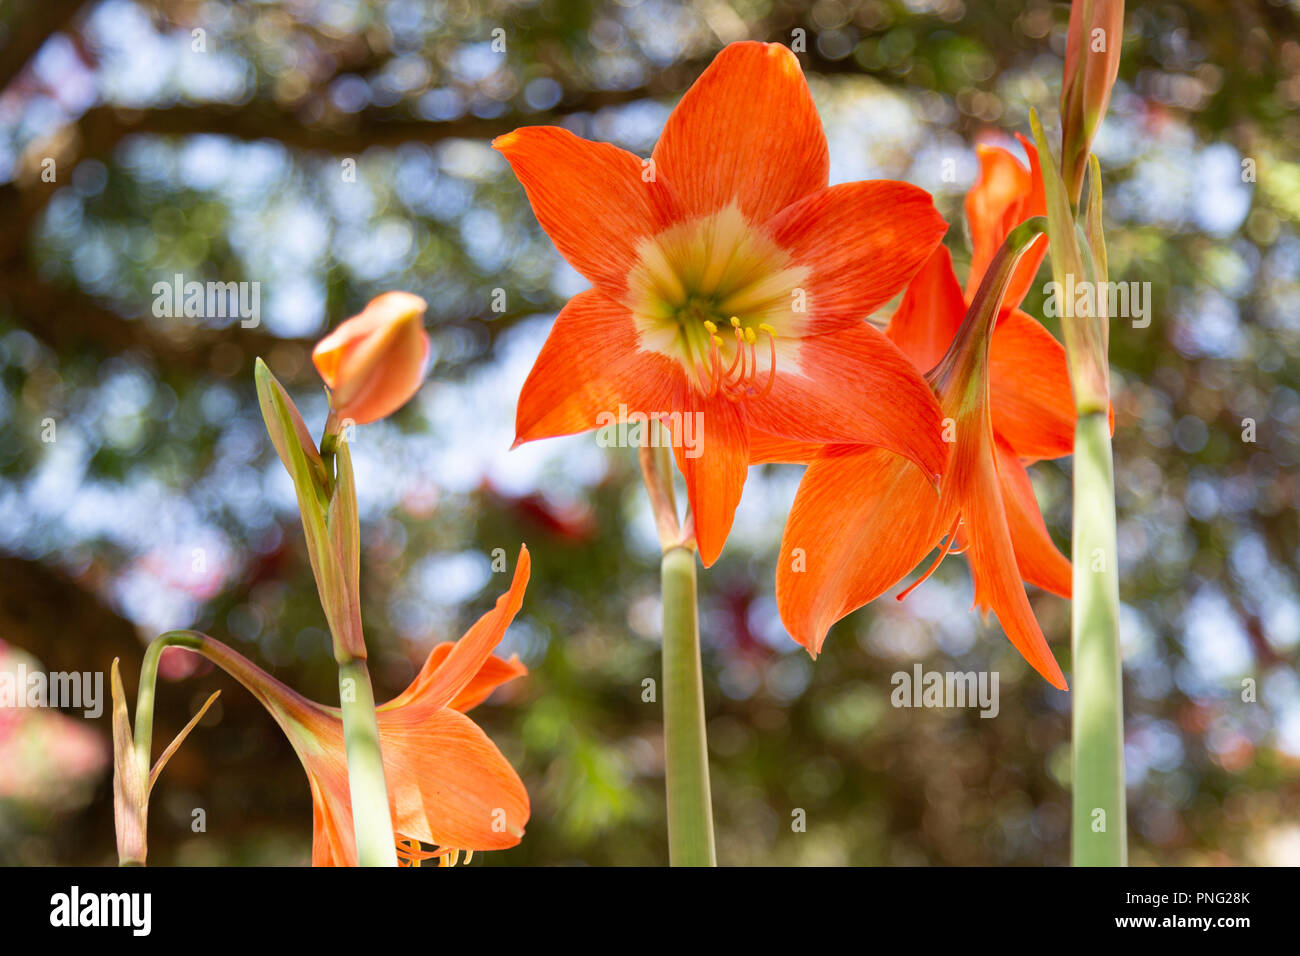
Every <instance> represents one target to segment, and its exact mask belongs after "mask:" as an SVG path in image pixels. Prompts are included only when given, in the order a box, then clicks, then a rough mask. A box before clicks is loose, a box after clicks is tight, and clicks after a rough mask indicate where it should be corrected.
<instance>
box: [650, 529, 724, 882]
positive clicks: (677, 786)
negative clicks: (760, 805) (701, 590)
mask: <svg viewBox="0 0 1300 956" xmlns="http://www.w3.org/2000/svg"><path fill="white" fill-rule="evenodd" d="M661 581H662V589H663V610H664V628H663V631H664V634H663V637H664V687H663V692H664V758H665V764H666V766H665V777H666V782H667V786H668V861H669V863H671V864H672V865H673V866H714V865H716V863H717V860H716V858H715V855H714V850H713V805H712V798H711V797H710V794H709V752H708V744H707V742H706V736H705V727H704V687H703V675H702V669H701V665H700V620H699V612H698V610H697V607H696V588H695V552H694V551H692V550H691V549H689V548H686V547H674V548H669V549H668V550H667V551H665V552H664V556H663V564H662V566H661Z"/></svg>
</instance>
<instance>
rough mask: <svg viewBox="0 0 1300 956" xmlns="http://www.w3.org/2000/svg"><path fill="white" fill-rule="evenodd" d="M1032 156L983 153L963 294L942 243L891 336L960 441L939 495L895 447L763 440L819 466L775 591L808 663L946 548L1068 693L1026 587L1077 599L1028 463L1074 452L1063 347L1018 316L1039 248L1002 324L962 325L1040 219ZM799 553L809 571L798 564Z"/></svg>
mask: <svg viewBox="0 0 1300 956" xmlns="http://www.w3.org/2000/svg"><path fill="white" fill-rule="evenodd" d="M1022 143H1024V140H1023V139H1022ZM1026 148H1027V150H1028V152H1029V157H1030V164H1031V170H1026V169H1025V168H1024V167H1023V166H1021V165H1020V164H1019V163H1018V162H1017V161H1016V160H1015V158H1014V157H1013V156H1012V155H1011V154H1010V153H1008V152H1006V151H1005V150H1002V149H1000V148H997V147H981V148H980V150H979V157H980V164H981V174H980V179H979V181H978V182H977V183H976V185H975V187H974V189H973V190H972V191H971V193H970V194H969V195H968V197H967V201H966V215H967V219H968V221H969V223H970V230H971V237H972V263H971V275H970V277H969V279H968V281H967V292H968V294H966V295H964V294H963V293H962V289H961V286H960V284H959V283H958V281H957V277H956V275H955V274H954V273H953V269H952V261H951V258H950V257H949V255H948V252H947V250H946V249H944V248H943V247H942V246H941V247H939V248H938V249H936V250H935V253H934V255H932V256H931V257H930V260H929V261H928V262H927V263H926V265H925V266H924V267H923V268H922V270H921V271H920V273H918V274H917V276H916V278H915V279H913V281H912V283H911V285H910V286H909V287H908V290H907V293H906V295H905V296H904V298H903V301H902V302H901V303H900V305H899V307H898V310H897V311H896V312H895V313H894V316H893V318H892V319H891V321H890V324H889V327H888V329H887V330H886V334H887V335H889V337H890V338H891V339H892V340H893V341H895V342H896V343H897V344H898V345H899V347H900V348H901V349H902V350H903V351H904V352H905V353H906V354H907V356H908V357H909V358H910V359H911V360H912V361H913V362H914V363H915V364H916V367H917V368H918V369H927V370H929V372H928V375H927V378H928V380H929V381H930V383H931V384H932V385H933V386H934V388H935V391H936V392H937V393H938V395H939V404H940V406H941V407H942V409H943V414H944V416H945V428H947V429H948V430H949V432H950V434H949V439H950V440H951V441H952V442H953V445H952V453H951V456H950V458H949V461H948V466H947V469H946V470H945V472H944V475H943V479H942V481H941V490H940V494H939V495H937V496H936V495H935V493H934V490H933V489H932V488H931V487H930V485H929V483H928V482H926V481H925V479H924V477H923V476H922V475H921V474H920V473H919V472H917V470H916V469H915V468H914V467H913V466H912V465H910V464H909V463H908V462H907V461H905V460H903V459H901V458H899V457H898V456H897V455H894V454H892V453H891V452H889V451H888V450H886V449H881V448H861V447H853V446H840V447H834V448H826V449H821V450H813V449H808V448H799V447H797V446H791V445H789V443H782V442H779V441H775V440H766V439H765V440H764V441H762V442H761V443H760V444H759V445H758V447H757V448H756V456H755V457H756V458H757V459H758V460H769V461H770V460H796V461H798V460H811V461H812V463H811V464H810V466H809V468H808V470H807V472H806V473H805V474H804V477H803V481H802V483H801V484H800V486H799V492H798V494H797V496H796V498H795V503H794V507H793V508H792V510H791V513H790V518H789V521H788V523H787V524H786V529H785V535H784V539H783V541H782V545H781V553H782V555H783V560H782V562H781V564H780V565H779V566H778V570H777V579H776V593H777V604H778V606H779V608H780V612H781V618H782V621H783V622H784V623H785V626H786V628H787V629H788V630H789V631H790V633H791V634H792V635H793V636H794V638H795V640H797V641H798V642H799V643H801V644H803V645H804V646H805V647H807V648H808V650H809V651H810V652H812V653H813V654H816V653H818V652H819V651H820V650H821V646H822V642H823V641H824V640H825V638H826V632H827V631H828V630H829V628H830V626H831V625H832V624H833V623H834V622H835V621H838V620H839V619H840V618H842V617H844V616H845V615H846V614H848V613H850V612H851V611H853V610H856V609H857V608H859V607H861V606H862V605H864V604H866V603H868V602H869V601H871V600H873V599H875V598H876V597H878V596H879V595H880V594H882V593H884V592H885V591H886V590H888V589H889V588H891V587H893V586H894V584H896V583H897V582H898V581H899V580H901V579H902V577H903V576H904V575H906V574H907V572H909V571H910V570H912V568H914V567H915V566H916V565H917V564H918V563H919V562H920V561H921V559H922V558H924V557H925V555H926V554H927V553H929V552H930V551H931V550H932V549H933V548H935V547H936V546H937V545H939V544H940V543H941V542H943V547H942V550H941V553H940V556H939V560H942V558H943V557H944V555H946V554H947V553H949V552H950V551H951V552H954V553H956V552H960V551H965V553H966V556H967V561H968V562H969V564H970V567H971V575H972V577H973V578H974V583H975V603H976V604H977V605H978V606H979V607H981V608H984V609H991V610H992V611H993V612H994V613H995V614H996V615H997V617H998V620H999V622H1000V623H1001V624H1002V627H1003V629H1004V630H1005V631H1006V633H1007V636H1008V637H1009V638H1010V639H1011V642H1012V643H1013V644H1014V645H1015V646H1016V648H1017V649H1018V650H1019V651H1020V653H1021V654H1023V655H1024V657H1025V659H1026V660H1027V661H1029V663H1030V664H1031V665H1033V667H1034V668H1035V669H1036V670H1037V671H1038V672H1039V673H1040V674H1042V675H1043V677H1045V678H1046V679H1047V680H1048V681H1049V682H1051V683H1052V684H1053V685H1054V686H1056V687H1059V688H1061V689H1065V678H1064V676H1063V675H1062V674H1061V669H1060V667H1059V666H1057V663H1056V660H1055V659H1054V658H1053V656H1052V652H1051V650H1050V649H1049V648H1048V646H1047V643H1046V641H1045V640H1044V639H1043V634H1042V630H1041V629H1040V628H1039V626H1038V622H1037V621H1036V620H1035V618H1034V615H1033V611H1032V609H1031V608H1030V606H1029V601H1028V598H1027V597H1026V596H1025V590H1024V586H1023V585H1022V583H1021V581H1022V579H1023V580H1024V581H1028V582H1030V583H1032V584H1035V585H1037V586H1039V587H1042V588H1045V589H1046V590H1049V591H1052V592H1054V593H1056V594H1060V595H1062V596H1065V597H1068V596H1069V595H1070V563H1069V561H1067V560H1066V558H1065V557H1064V556H1063V555H1062V554H1061V553H1060V552H1059V551H1058V550H1057V549H1056V546H1055V545H1054V544H1053V543H1052V540H1051V537H1050V536H1049V535H1048V533H1047V528H1046V526H1045V525H1044V523H1043V518H1042V515H1041V514H1040V512H1039V509H1038V504H1037V502H1036V501H1035V499H1034V493H1033V488H1032V487H1031V485H1030V482H1029V475H1028V473H1027V472H1026V471H1025V467H1024V462H1025V461H1028V460H1033V459H1039V458H1057V457H1061V456H1063V455H1068V454H1069V453H1070V451H1071V449H1072V445H1073V434H1074V417H1075V413H1074V404H1073V401H1072V396H1071V392H1070V380H1069V373H1068V370H1067V368H1066V362H1065V352H1064V349H1063V348H1062V347H1061V345H1060V343H1058V342H1057V341H1056V340H1055V339H1054V338H1053V337H1052V336H1051V335H1050V334H1049V333H1048V332H1047V331H1046V330H1045V329H1044V328H1043V327H1042V326H1041V325H1040V324H1039V323H1038V322H1036V321H1034V320H1033V319H1032V318H1030V317H1029V316H1028V315H1026V314H1025V313H1023V312H1021V311H1019V309H1018V308H1017V306H1018V305H1019V303H1020V300H1021V298H1023V296H1024V294H1025V292H1026V290H1027V288H1028V286H1029V283H1030V282H1032V281H1033V277H1034V272H1035V271H1036V269H1037V267H1038V264H1039V263H1040V262H1041V260H1042V255H1043V252H1044V243H1043V240H1042V239H1039V240H1036V241H1035V243H1034V244H1033V246H1031V248H1030V249H1029V250H1028V251H1027V252H1026V253H1025V255H1024V257H1023V258H1022V259H1021V261H1020V264H1019V266H1018V267H1017V269H1016V271H1015V272H1014V273H1013V274H1012V278H1011V280H1010V282H1009V284H1008V292H1007V294H1006V296H1005V297H1004V298H1003V301H1002V308H1001V310H1000V314H999V315H998V317H997V324H996V326H995V327H993V328H990V326H991V324H992V321H993V317H994V316H993V315H992V314H991V313H990V315H988V316H986V317H983V318H982V319H981V320H974V321H972V320H971V319H966V318H965V317H966V315H967V310H968V306H969V305H970V299H971V298H972V297H973V295H974V292H975V290H976V289H977V288H978V287H979V283H980V281H981V280H982V279H983V277H984V273H985V270H986V269H987V268H988V267H989V265H990V263H991V261H992V260H993V257H994V254H995V252H996V251H997V249H998V247H999V246H1000V245H1001V244H1002V241H1003V240H1004V239H1005V238H1006V235H1007V233H1008V232H1010V230H1011V229H1012V228H1014V227H1015V226H1016V225H1018V224H1019V223H1020V222H1022V221H1023V220H1025V219H1026V218H1029V217H1031V216H1033V215H1038V214H1041V213H1042V212H1043V209H1044V203H1043V186H1042V177H1041V174H1040V172H1039V170H1038V167H1037V159H1036V155H1035V153H1034V151H1033V149H1032V148H1029V147H1028V145H1027V144H1026ZM990 331H991V334H990ZM814 458H815V460H813V459H814ZM796 548H799V549H802V551H801V552H799V553H800V554H801V555H802V561H800V562H791V561H790V560H789V557H790V556H791V555H792V554H794V553H796V552H795V549H796ZM938 563H939V561H938V560H937V561H935V563H934V565H932V566H931V568H930V569H929V571H927V572H926V576H928V575H929V573H930V572H932V571H933V570H934V567H937V566H938ZM921 580H924V577H922V579H921ZM916 583H917V584H919V583H920V582H919V581H918V582H916ZM915 586H916V584H913V585H912V587H915ZM908 590H909V591H910V590H911V589H910V588H909V589H908ZM904 593H906V592H904ZM900 597H901V596H900Z"/></svg>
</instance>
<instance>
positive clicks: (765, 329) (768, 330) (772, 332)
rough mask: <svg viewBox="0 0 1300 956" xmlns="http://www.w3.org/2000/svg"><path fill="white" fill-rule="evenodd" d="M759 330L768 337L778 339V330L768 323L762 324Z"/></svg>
mask: <svg viewBox="0 0 1300 956" xmlns="http://www.w3.org/2000/svg"><path fill="white" fill-rule="evenodd" d="M758 330H759V331H760V332H766V333H767V334H768V335H770V336H772V338H776V329H774V328H772V326H770V325H768V324H767V323H766V322H763V323H760V324H759V326H758Z"/></svg>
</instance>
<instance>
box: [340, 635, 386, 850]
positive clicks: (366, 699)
mask: <svg viewBox="0 0 1300 956" xmlns="http://www.w3.org/2000/svg"><path fill="white" fill-rule="evenodd" d="M339 706H340V709H341V710H342V711H343V743H344V746H345V747H346V749H347V754H348V789H349V791H350V793H351V795H352V826H353V828H354V830H355V831H356V839H357V861H358V862H359V863H360V865H361V866H397V849H396V844H395V843H394V840H393V816H392V813H391V811H390V810H389V806H388V787H387V783H386V781H385V779H384V758H383V756H382V755H381V753H380V750H379V719H378V717H377V716H376V714H375V692H374V690H373V688H372V687H371V686H370V669H369V668H368V667H366V662H365V660H363V659H361V658H353V659H351V660H348V661H345V662H343V663H341V664H340V665H339Z"/></svg>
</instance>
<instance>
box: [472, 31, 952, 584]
mask: <svg viewBox="0 0 1300 956" xmlns="http://www.w3.org/2000/svg"><path fill="white" fill-rule="evenodd" d="M493 145H494V146H495V147H496V148H497V149H498V150H500V151H501V152H502V153H503V154H504V155H505V157H506V159H507V160H509V162H510V165H511V167H512V168H513V169H514V172H515V174H516V175H517V176H518V177H519V180H520V182H521V183H522V184H523V186H524V189H525V191H526V192H527V194H528V199H529V201H530V202H531V204H532V207H533V211H534V213H536V215H537V218H538V221H539V222H540V223H541V225H542V227H543V228H544V229H545V230H546V232H547V233H548V234H549V235H550V237H551V239H552V240H553V241H554V242H555V245H556V247H557V248H558V249H559V251H560V253H561V254H562V255H563V256H564V257H565V258H566V259H567V260H568V261H569V262H570V263H571V264H572V265H573V266H574V268H576V269H577V270H578V271H579V272H581V273H582V274H583V275H584V276H585V277H586V278H587V279H588V280H589V281H590V282H591V283H592V284H593V286H594V287H595V288H593V289H592V290H590V291H588V292H583V293H581V294H579V295H577V296H575V297H574V298H573V299H571V300H570V301H569V303H568V304H567V305H566V306H565V307H564V309H563V310H562V311H561V312H560V314H559V316H558V317H557V318H556V321H555V326H554V328H553V329H552V330H551V334H550V337H549V338H548V339H547V341H546V344H545V345H544V346H543V347H542V351H541V354H540V355H539V356H538V359H537V363H536V364H535V365H534V366H533V369H532V372H531V373H530V374H529V376H528V379H527V381H526V382H525V383H524V387H523V392H522V394H521V395H520V397H519V408H518V413H517V417H516V426H515V427H516V435H517V439H516V444H518V443H520V442H526V441H532V440H534V439H537V438H545V437H548V436H554V435H565V434H572V433H574V432H581V431H586V430H588V429H591V428H595V427H597V425H598V424H601V418H602V416H606V419H605V420H606V421H608V420H609V418H608V416H612V415H614V414H615V413H616V412H618V411H620V408H621V411H622V413H624V414H626V413H627V410H628V409H631V411H632V412H633V413H637V414H640V415H646V416H649V417H652V418H653V417H661V420H662V421H664V422H665V424H666V425H668V426H669V427H671V428H672V429H673V434H674V442H673V444H674V450H675V454H676V458H677V463H678V466H679V467H680V468H681V470H682V474H683V475H684V476H685V480H686V488H687V493H688V495H689V497H690V505H691V511H692V514H693V516H694V522H695V533H696V540H697V542H698V545H699V551H700V558H701V560H702V561H703V562H704V564H705V566H708V565H710V564H712V563H713V561H714V560H715V559H716V558H717V556H718V553H719V552H720V551H721V550H722V546H723V543H724V542H725V541H726V538H727V534H728V533H729V531H730V529H731V524H732V519H733V517H734V513H735V510H736V505H737V504H738V502H739V500H740V495H741V490H742V488H743V487H744V484H745V477H746V471H747V464H748V456H749V440H750V434H751V432H753V431H759V432H764V433H767V434H771V435H777V436H781V437H783V438H786V439H790V440H795V441H805V442H819V443H829V442H864V443H870V444H874V445H879V446H881V447H884V448H889V449H891V450H893V451H895V452H898V453H899V454H901V455H903V456H904V457H906V458H908V459H910V460H911V461H914V462H916V463H917V464H918V465H920V466H921V469H922V471H923V472H924V474H925V475H926V476H929V477H930V478H933V477H934V476H936V475H937V473H938V471H939V468H940V466H941V465H942V463H943V459H944V448H943V444H942V442H941V441H940V440H939V430H938V421H939V415H938V408H937V405H936V403H935V401H934V396H933V395H932V394H931V392H930V390H929V389H928V388H927V387H926V385H925V382H924V381H923V380H922V378H921V376H920V375H919V374H918V373H917V371H916V370H915V369H914V368H913V367H912V366H911V364H910V363H909V362H908V361H907V359H906V358H905V357H904V356H903V354H902V353H901V352H900V351H899V350H898V349H897V348H896V347H895V346H894V345H893V344H892V343H890V342H889V340H888V339H886V338H885V337H884V336H883V335H882V334H881V333H880V332H878V331H876V330H875V329H873V328H872V327H871V326H869V325H867V324H866V323H865V322H864V321H863V319H864V318H866V316H867V315H868V314H869V313H871V312H872V311H874V310H875V309H877V308H879V307H880V306H882V305H884V304H885V303H886V302H888V301H889V300H890V299H891V298H892V297H893V296H894V295H895V294H896V293H897V292H899V291H900V290H902V289H903V288H904V287H905V286H906V284H907V281H908V280H909V279H910V278H911V277H912V276H913V275H914V274H915V273H916V271H917V269H918V268H919V267H920V266H921V264H922V263H923V262H925V260H926V258H927V257H928V256H929V255H930V253H931V251H932V250H933V249H934V248H935V246H936V245H937V244H938V243H939V241H940V239H941V238H942V237H943V233H944V232H945V229H946V227H945V225H944V222H943V220H942V218H941V217H940V216H939V214H938V213H937V212H936V210H935V208H934V205H933V203H932V202H931V199H930V196H929V195H928V194H927V193H926V192H924V191H923V190H921V189H918V188H916V187H915V186H910V185H907V184H905V183H899V182H888V181H873V182H856V183H845V184H842V185H837V186H828V185H827V184H828V181H829V180H828V151H827V145H826V136H825V134H824V132H823V131H822V127H821V122H820V120H819V119H818V116H817V111H816V108H815V107H814V105H813V101H812V96H811V94H810V93H809V90H808V85H807V83H806V81H805V80H804V77H803V73H802V71H801V70H800V68H799V63H798V60H796V59H795V57H794V54H792V53H791V52H790V51H789V50H788V49H786V48H785V47H783V46H780V45H778V44H764V43H733V44H731V45H730V46H728V47H726V49H724V50H723V51H722V52H721V53H720V54H718V56H717V58H716V59H715V60H714V61H713V63H712V64H711V65H710V66H709V68H708V69H707V70H705V72H704V74H703V75H702V76H701V77H700V78H699V80H697V81H696V83H695V84H694V85H693V86H692V87H691V88H690V89H689V90H688V91H687V92H686V95H685V96H684V97H682V100H681V102H680V103H678V105H677V107H676V108H675V109H674V110H673V112H672V115H671V116H669V118H668V122H667V125H666V126H665V127H664V131H663V135H662V136H661V137H660V139H659V143H658V145H656V146H655V149H654V153H653V155H652V156H651V158H650V159H649V160H647V161H644V162H643V161H642V160H640V159H638V158H637V157H636V156H634V155H632V154H631V153H628V152H625V151H623V150H621V149H618V148H616V147H614V146H611V145H608V144H604V143H592V142H588V141H586V140H583V139H579V138H578V137H576V136H574V135H573V134H571V133H569V132H568V131H566V130H563V129H559V128H556V127H528V128H524V129H518V130H515V131H514V132H513V133H509V134H507V135H505V136H502V137H500V138H498V139H497V140H496V141H495V142H494V143H493ZM686 416H693V417H691V418H689V419H688V418H687V417H686ZM683 422H689V423H690V424H691V425H692V426H694V427H696V428H697V429H698V430H699V431H702V434H699V431H697V437H698V439H699V440H698V442H692V443H690V445H691V447H685V446H686V445H687V444H688V443H687V442H684V441H682V440H681V438H680V435H681V431H680V429H681V428H682V427H683Z"/></svg>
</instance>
